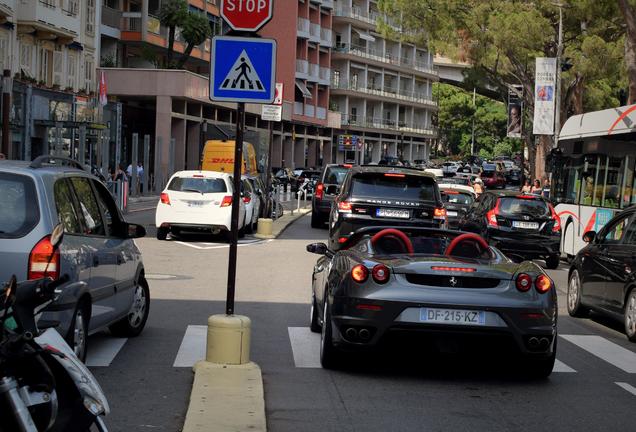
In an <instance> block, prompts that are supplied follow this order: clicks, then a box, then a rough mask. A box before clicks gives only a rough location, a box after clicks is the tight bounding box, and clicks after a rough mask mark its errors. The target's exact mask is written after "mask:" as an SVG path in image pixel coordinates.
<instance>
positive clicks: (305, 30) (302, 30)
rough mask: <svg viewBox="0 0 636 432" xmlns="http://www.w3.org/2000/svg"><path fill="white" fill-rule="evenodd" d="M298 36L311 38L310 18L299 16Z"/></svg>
mask: <svg viewBox="0 0 636 432" xmlns="http://www.w3.org/2000/svg"><path fill="white" fill-rule="evenodd" d="M297 29H298V33H297V35H298V37H299V38H303V39H309V20H308V19H307V18H298V25H297Z"/></svg>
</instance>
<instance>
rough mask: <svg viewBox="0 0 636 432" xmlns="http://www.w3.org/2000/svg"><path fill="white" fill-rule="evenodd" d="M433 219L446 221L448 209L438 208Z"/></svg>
mask: <svg viewBox="0 0 636 432" xmlns="http://www.w3.org/2000/svg"><path fill="white" fill-rule="evenodd" d="M433 219H446V209H445V208H443V207H438V208H436V209H435V211H434V212H433Z"/></svg>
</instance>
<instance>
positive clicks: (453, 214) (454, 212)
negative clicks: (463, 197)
mask: <svg viewBox="0 0 636 432" xmlns="http://www.w3.org/2000/svg"><path fill="white" fill-rule="evenodd" d="M446 214H447V215H448V216H449V217H457V212H456V211H449V212H446Z"/></svg>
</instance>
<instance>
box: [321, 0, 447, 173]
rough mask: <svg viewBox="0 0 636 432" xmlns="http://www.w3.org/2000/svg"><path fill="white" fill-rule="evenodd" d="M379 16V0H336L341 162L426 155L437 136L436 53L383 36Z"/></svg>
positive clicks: (335, 97)
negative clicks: (434, 85)
mask: <svg viewBox="0 0 636 432" xmlns="http://www.w3.org/2000/svg"><path fill="white" fill-rule="evenodd" d="M380 18H381V15H380V12H379V10H378V7H377V1H375V0H336V1H335V5H334V16H333V32H334V38H335V44H334V49H333V52H332V61H331V69H332V72H331V102H330V107H331V109H333V110H336V111H339V112H340V113H341V116H342V120H341V127H340V128H339V129H338V130H336V131H335V132H334V142H335V145H337V152H336V153H335V154H336V160H337V161H338V162H341V161H344V160H358V161H362V162H365V163H369V162H378V161H380V160H381V159H384V158H386V157H397V158H399V159H403V160H409V161H412V160H416V159H427V158H428V151H429V149H430V142H431V140H433V139H435V138H436V136H437V135H436V131H435V128H434V126H433V115H434V113H435V112H436V110H437V104H436V102H435V101H434V100H433V91H432V90H433V89H432V85H433V82H435V81H438V79H439V78H438V75H437V72H436V71H435V68H434V66H433V56H432V55H431V53H430V52H428V50H427V49H426V47H420V46H415V45H413V44H410V43H404V42H400V41H393V40H389V39H385V38H383V37H382V36H381V35H380V34H379V33H377V31H376V30H377V23H378V20H379V19H380ZM384 19H385V20H386V21H387V22H388V23H389V24H391V22H390V21H389V20H388V19H387V18H384ZM396 30H399V29H397V27H396ZM342 137H345V139H343V138H342ZM351 137H357V140H356V139H355V138H354V139H353V140H352V139H351ZM347 138H348V139H347Z"/></svg>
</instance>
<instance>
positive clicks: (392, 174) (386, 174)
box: [384, 173, 406, 178]
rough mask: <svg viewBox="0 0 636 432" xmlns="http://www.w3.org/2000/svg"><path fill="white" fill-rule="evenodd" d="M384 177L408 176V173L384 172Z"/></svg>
mask: <svg viewBox="0 0 636 432" xmlns="http://www.w3.org/2000/svg"><path fill="white" fill-rule="evenodd" d="M384 177H400V178H404V177H406V174H398V173H384Z"/></svg>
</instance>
